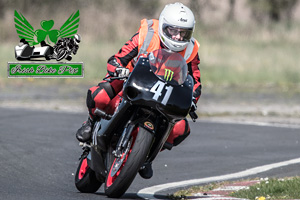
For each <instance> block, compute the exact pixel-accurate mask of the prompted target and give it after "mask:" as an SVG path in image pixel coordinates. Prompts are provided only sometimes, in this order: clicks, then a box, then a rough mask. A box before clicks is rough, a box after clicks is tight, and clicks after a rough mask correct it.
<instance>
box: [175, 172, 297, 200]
mask: <svg viewBox="0 0 300 200" xmlns="http://www.w3.org/2000/svg"><path fill="white" fill-rule="evenodd" d="M260 180H261V181H260V183H258V184H255V185H253V186H250V187H249V189H244V190H239V191H237V192H234V193H232V194H230V196H232V197H237V198H244V199H250V200H258V199H259V200H264V199H267V200H268V199H270V200H272V199H300V190H299V185H300V177H293V178H281V179H278V178H271V179H268V178H265V179H260ZM242 181H245V180H242ZM230 183H233V182H228V181H225V182H216V183H210V184H207V185H201V186H193V187H191V188H188V189H184V190H179V191H177V192H175V193H174V194H171V195H169V198H170V199H190V198H191V197H192V196H193V194H196V193H205V192H209V191H211V190H213V189H216V188H219V187H222V186H224V185H227V184H230Z"/></svg>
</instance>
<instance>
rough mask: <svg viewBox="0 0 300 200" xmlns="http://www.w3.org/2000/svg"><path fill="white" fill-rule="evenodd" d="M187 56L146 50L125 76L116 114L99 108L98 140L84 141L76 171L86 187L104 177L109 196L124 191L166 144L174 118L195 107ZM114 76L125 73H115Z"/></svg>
mask: <svg viewBox="0 0 300 200" xmlns="http://www.w3.org/2000/svg"><path fill="white" fill-rule="evenodd" d="M187 70H188V69H187V65H186V62H185V60H184V58H183V57H182V56H181V55H180V54H178V53H174V52H171V51H168V50H163V49H160V50H156V51H153V52H151V53H149V54H148V55H147V56H141V57H140V58H139V59H138V61H137V63H136V65H135V67H134V69H133V71H132V72H131V74H130V75H129V77H127V78H126V79H127V80H126V81H124V86H123V94H122V96H117V97H116V98H119V99H120V101H119V103H118V106H117V107H116V110H115V112H114V113H113V114H109V113H108V112H105V111H103V110H99V109H96V110H95V112H94V113H95V115H97V116H98V117H99V119H98V120H97V121H96V123H95V125H94V127H93V131H92V133H93V137H92V142H91V143H89V144H87V143H85V144H83V150H84V151H83V154H82V156H81V158H80V162H79V165H78V168H77V171H76V174H75V185H76V187H77V189H78V190H79V191H80V192H84V193H93V192H96V191H97V190H98V189H99V187H100V186H101V185H102V184H103V183H104V191H105V194H106V195H107V196H108V197H114V198H118V197H121V196H122V195H123V194H124V193H125V192H126V190H127V189H128V188H129V186H130V185H131V183H132V182H133V180H134V178H135V176H136V175H137V173H138V171H139V170H140V169H141V167H142V166H143V164H144V163H147V162H148V163H149V162H152V161H153V160H154V159H155V157H156V156H157V154H158V153H159V152H160V151H161V150H162V149H169V150H170V149H171V148H172V145H170V144H169V143H167V142H166V140H167V138H168V136H169V134H170V132H171V130H172V128H173V126H174V124H175V123H176V122H178V121H180V120H182V119H184V118H185V117H186V116H187V115H188V114H190V116H191V118H192V119H193V120H195V119H196V118H197V115H196V113H195V112H194V111H191V105H192V98H193V95H192V93H193V86H194V83H193V78H192V77H191V76H190V75H188V71H187ZM110 79H121V78H119V77H112V78H110Z"/></svg>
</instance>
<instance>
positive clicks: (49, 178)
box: [0, 108, 300, 200]
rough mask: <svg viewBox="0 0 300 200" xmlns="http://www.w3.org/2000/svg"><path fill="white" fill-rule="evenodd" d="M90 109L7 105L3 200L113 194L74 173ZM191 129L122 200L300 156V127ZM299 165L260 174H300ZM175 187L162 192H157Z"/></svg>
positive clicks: (0, 137)
mask: <svg viewBox="0 0 300 200" xmlns="http://www.w3.org/2000/svg"><path fill="white" fill-rule="evenodd" d="M85 118H86V115H84V114H74V113H59V112H44V111H30V110H25V109H15V110H12V109H4V108H0V128H1V129H0V132H1V134H0V160H1V161H0V199H6V200H12V199H33V200H35V199H45V200H48V199H49V200H50V199H51V200H52V199H61V200H63V199H97V200H99V199H107V198H106V197H105V196H104V194H103V188H100V189H99V190H98V192H97V193H95V194H82V193H79V192H78V191H77V190H76V188H75V186H74V173H75V170H76V167H77V164H78V158H79V156H80V153H81V149H80V147H79V146H78V143H77V141H76V139H75V136H74V133H75V131H76V130H77V129H78V127H79V126H80V125H81V123H82V122H83V121H84V120H85ZM190 125H191V130H192V134H191V136H190V137H188V138H187V139H186V140H185V141H184V142H183V143H182V144H181V145H180V146H178V147H175V148H174V149H173V150H172V151H164V152H161V153H160V154H159V156H158V157H157V159H156V160H155V162H154V163H153V169H154V176H153V178H152V179H150V180H144V179H142V178H140V177H139V176H137V177H136V179H135V180H134V182H133V184H132V185H131V187H130V188H129V189H128V191H127V193H126V194H125V195H124V196H123V197H122V198H121V199H139V198H140V197H139V196H138V195H137V192H138V191H140V190H141V189H143V188H147V187H151V186H154V185H159V184H164V183H169V182H176V181H183V180H190V179H195V178H205V177H212V176H221V175H224V174H231V173H235V172H239V171H243V170H246V169H249V168H253V167H256V166H261V165H266V164H271V163H276V162H281V161H285V160H289V159H294V158H299V157H300V144H299V141H300V129H296V128H280V127H271V126H256V125H242V124H229V123H226V124H220V123H213V122H205V121H200V122H197V123H192V122H191V123H190ZM299 166H300V165H299V164H295V165H290V166H287V167H282V168H277V169H274V170H271V171H267V172H264V173H262V174H257V175H255V176H257V177H267V176H268V177H270V176H294V175H300V170H299ZM170 192H172V190H170V191H162V192H160V193H159V194H158V195H157V196H158V197H159V196H161V197H163V198H165V197H164V196H163V195H165V194H167V193H170Z"/></svg>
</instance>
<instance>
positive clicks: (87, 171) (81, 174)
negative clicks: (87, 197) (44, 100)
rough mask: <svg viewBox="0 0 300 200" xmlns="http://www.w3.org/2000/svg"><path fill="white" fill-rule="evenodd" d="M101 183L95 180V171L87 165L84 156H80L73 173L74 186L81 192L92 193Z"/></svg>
mask: <svg viewBox="0 0 300 200" xmlns="http://www.w3.org/2000/svg"><path fill="white" fill-rule="evenodd" d="M101 184H102V183H101V182H100V181H98V180H97V178H96V174H95V172H94V171H93V170H92V169H91V168H90V167H89V166H88V164H87V158H86V156H84V157H82V158H81V159H80V162H79V165H78V168H77V171H76V174H75V186H76V188H77V189H78V190H79V191H80V192H83V193H94V192H96V191H97V190H98V189H99V187H100V186H101Z"/></svg>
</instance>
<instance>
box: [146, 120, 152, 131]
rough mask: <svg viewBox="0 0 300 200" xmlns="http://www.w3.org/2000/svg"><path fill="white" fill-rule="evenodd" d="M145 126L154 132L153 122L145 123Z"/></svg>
mask: <svg viewBox="0 0 300 200" xmlns="http://www.w3.org/2000/svg"><path fill="white" fill-rule="evenodd" d="M144 126H145V127H146V128H148V129H150V130H154V126H153V124H152V123H151V122H148V121H146V122H144Z"/></svg>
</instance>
